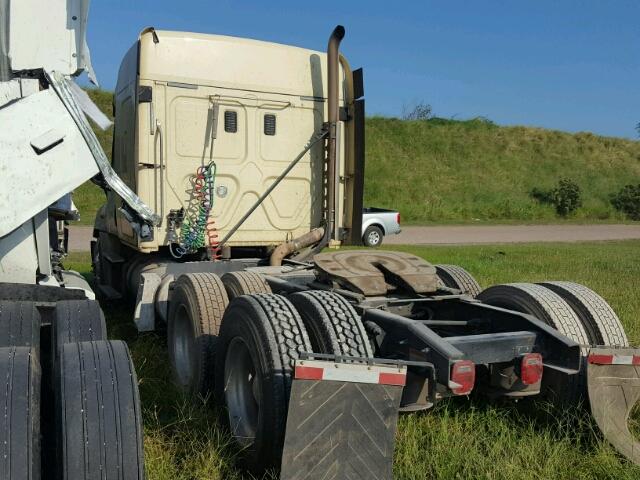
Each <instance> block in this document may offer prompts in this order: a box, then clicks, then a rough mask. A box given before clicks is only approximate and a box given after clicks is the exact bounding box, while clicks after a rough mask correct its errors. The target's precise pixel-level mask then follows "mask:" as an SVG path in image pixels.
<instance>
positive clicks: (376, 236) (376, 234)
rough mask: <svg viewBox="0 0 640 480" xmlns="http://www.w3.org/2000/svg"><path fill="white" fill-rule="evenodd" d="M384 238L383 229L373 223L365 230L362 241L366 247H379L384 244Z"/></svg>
mask: <svg viewBox="0 0 640 480" xmlns="http://www.w3.org/2000/svg"><path fill="white" fill-rule="evenodd" d="M383 239H384V232H383V231H382V229H381V228H380V227H378V226H376V225H371V226H370V227H367V229H366V230H365V231H364V235H363V236H362V243H364V246H365V247H379V246H380V245H382V240H383Z"/></svg>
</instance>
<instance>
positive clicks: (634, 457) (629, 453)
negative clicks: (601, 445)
mask: <svg viewBox="0 0 640 480" xmlns="http://www.w3.org/2000/svg"><path fill="white" fill-rule="evenodd" d="M588 362H589V363H588V365H587V381H588V387H589V403H590V405H591V413H592V414H593V417H594V418H595V420H596V423H597V424H598V427H600V430H602V433H603V435H604V437H605V438H606V439H607V440H608V441H609V442H610V443H611V445H613V446H614V447H615V448H616V449H617V450H618V451H619V452H620V453H621V454H623V455H624V456H625V457H627V458H628V459H629V460H631V461H632V462H633V463H635V464H636V465H640V442H638V439H637V438H636V437H635V436H634V435H633V434H632V433H631V431H630V430H629V414H630V413H631V410H632V409H633V406H634V405H635V404H636V402H637V401H638V400H640V350H638V349H631V348H606V347H605V348H592V349H591V351H590V352H589V356H588Z"/></svg>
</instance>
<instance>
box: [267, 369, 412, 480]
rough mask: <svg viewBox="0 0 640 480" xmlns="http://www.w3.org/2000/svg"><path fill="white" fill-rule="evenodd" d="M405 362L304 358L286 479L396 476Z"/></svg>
mask: <svg viewBox="0 0 640 480" xmlns="http://www.w3.org/2000/svg"><path fill="white" fill-rule="evenodd" d="M405 382H406V367H405V366H393V367H390V366H382V365H375V364H373V365H370V364H356V363H334V362H330V361H318V360H298V361H297V362H296V368H295V378H294V380H293V385H292V388H291V397H290V400H289V413H288V417H287V430H286V437H285V442H284V452H283V457H282V469H281V477H280V478H281V479H282V480H303V479H304V480H315V479H323V480H330V479H348V480H357V479H367V480H378V479H380V480H381V479H392V478H393V476H392V466H393V447H394V442H395V433H396V423H397V420H398V408H399V406H400V398H401V396H402V389H403V386H404V384H405Z"/></svg>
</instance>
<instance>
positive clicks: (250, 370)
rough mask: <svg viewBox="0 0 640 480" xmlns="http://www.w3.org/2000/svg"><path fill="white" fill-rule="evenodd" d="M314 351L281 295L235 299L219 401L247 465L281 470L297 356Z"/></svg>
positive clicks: (223, 336)
mask: <svg viewBox="0 0 640 480" xmlns="http://www.w3.org/2000/svg"><path fill="white" fill-rule="evenodd" d="M309 351H311V344H310V342H309V337H308V335H307V332H306V330H305V328H304V324H303V322H302V319H301V318H300V316H299V315H298V312H297V311H296V309H295V308H294V306H293V305H292V304H291V303H290V302H289V301H288V300H287V299H286V298H285V297H283V296H280V295H275V294H257V295H245V296H242V297H238V298H236V299H234V300H233V302H231V304H230V305H229V307H228V308H227V311H226V313H225V315H224V319H223V321H222V327H221V329H220V338H219V342H218V348H217V352H216V365H217V368H216V382H215V386H216V399H217V400H218V401H219V402H224V404H225V405H226V407H227V411H228V416H227V418H228V422H229V423H228V425H229V428H230V430H231V434H232V435H233V437H234V439H235V440H236V442H237V443H238V444H239V445H240V446H241V447H242V451H241V456H242V459H243V464H244V466H245V467H246V468H248V469H249V470H251V471H252V472H254V473H257V474H259V473H261V472H263V471H264V470H265V469H267V468H272V467H275V468H278V467H279V466H280V465H279V463H280V459H281V456H282V447H283V443H284V435H285V428H286V419H287V408H288V402H289V392H290V389H291V381H292V378H291V377H292V372H293V368H294V365H295V360H296V359H297V358H298V357H299V355H300V353H301V352H309Z"/></svg>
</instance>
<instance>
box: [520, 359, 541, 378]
mask: <svg viewBox="0 0 640 480" xmlns="http://www.w3.org/2000/svg"><path fill="white" fill-rule="evenodd" d="M542 370H543V365H542V355H540V354H539V353H527V354H526V355H525V356H524V357H522V363H521V364H520V380H522V383H524V384H525V385H534V384H536V383H538V382H539V381H540V380H542Z"/></svg>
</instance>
